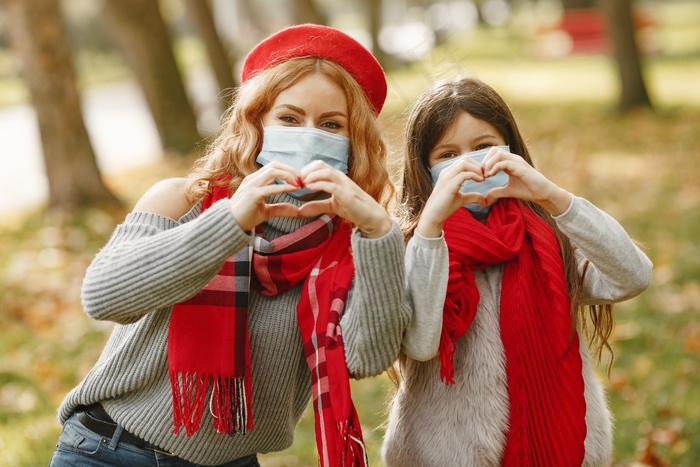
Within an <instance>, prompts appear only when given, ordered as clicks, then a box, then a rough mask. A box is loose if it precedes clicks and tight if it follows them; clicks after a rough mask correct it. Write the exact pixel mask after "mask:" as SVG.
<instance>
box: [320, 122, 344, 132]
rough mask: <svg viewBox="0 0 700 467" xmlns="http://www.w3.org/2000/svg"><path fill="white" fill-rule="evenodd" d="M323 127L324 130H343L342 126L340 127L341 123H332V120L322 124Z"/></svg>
mask: <svg viewBox="0 0 700 467" xmlns="http://www.w3.org/2000/svg"><path fill="white" fill-rule="evenodd" d="M321 126H322V127H323V128H328V129H330V130H340V129H341V128H342V126H341V125H340V123H338V122H334V121H332V120H329V121H327V122H323V123H321Z"/></svg>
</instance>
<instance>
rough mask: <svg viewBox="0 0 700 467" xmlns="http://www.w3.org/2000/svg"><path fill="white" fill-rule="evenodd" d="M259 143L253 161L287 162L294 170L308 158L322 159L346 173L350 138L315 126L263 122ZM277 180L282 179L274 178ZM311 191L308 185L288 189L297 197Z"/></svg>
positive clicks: (262, 162) (261, 162)
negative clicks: (260, 142)
mask: <svg viewBox="0 0 700 467" xmlns="http://www.w3.org/2000/svg"><path fill="white" fill-rule="evenodd" d="M263 131H264V133H263V145H262V149H261V150H260V154H258V158H257V159H256V161H257V162H258V163H259V164H262V165H265V164H269V163H270V162H273V161H277V162H281V163H282V164H287V165H289V166H291V167H292V168H293V169H294V170H295V171H296V172H297V173H299V172H301V169H302V168H303V167H304V166H305V165H307V164H308V163H310V162H313V161H317V160H320V161H323V162H325V163H327V164H328V165H330V166H331V167H333V168H336V169H338V170H340V171H341V172H343V173H348V153H349V149H350V138H348V137H346V136H342V135H336V134H334V133H329V132H327V131H324V130H319V129H317V128H300V127H288V126H266V127H265V128H264V130H263ZM276 182H277V183H286V182H284V181H282V180H276ZM309 193H314V191H313V190H310V189H308V188H299V189H298V190H296V191H294V192H292V193H290V195H292V196H293V197H295V198H300V197H302V196H304V195H308V194H309Z"/></svg>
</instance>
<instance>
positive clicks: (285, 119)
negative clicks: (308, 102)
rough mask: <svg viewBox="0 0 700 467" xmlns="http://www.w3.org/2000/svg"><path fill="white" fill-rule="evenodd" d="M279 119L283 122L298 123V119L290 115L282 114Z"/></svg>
mask: <svg viewBox="0 0 700 467" xmlns="http://www.w3.org/2000/svg"><path fill="white" fill-rule="evenodd" d="M280 120H281V121H283V122H284V123H299V121H298V120H297V119H296V118H294V117H293V116H291V115H282V116H281V117H280Z"/></svg>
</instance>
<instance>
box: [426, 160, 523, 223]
mask: <svg viewBox="0 0 700 467" xmlns="http://www.w3.org/2000/svg"><path fill="white" fill-rule="evenodd" d="M496 147H497V148H499V149H503V150H504V151H509V150H510V148H509V147H508V146H496ZM490 150H491V148H486V149H481V150H480V151H474V152H468V153H466V154H462V155H460V156H457V157H453V158H452V159H448V160H446V161H444V162H440V163H439V164H435V165H434V166H432V167H431V168H430V175H432V177H433V186H435V184H436V183H437V179H438V176H439V175H440V172H442V171H443V170H445V169H446V168H447V167H449V166H451V165H452V164H454V163H455V162H457V161H458V160H459V159H461V158H463V157H470V158H472V159H474V160H475V161H476V162H478V163H479V164H481V162H482V161H483V160H484V157H486V154H488V153H489V151H490ZM507 184H508V174H506V173H505V172H504V171H502V170H499V171H498V172H496V175H493V176H491V177H489V178H487V179H486V180H484V181H483V182H475V181H474V180H467V181H466V182H464V183H463V184H462V188H460V190H459V191H461V192H462V193H481V194H482V195H484V196H486V193H488V192H489V191H490V190H491V189H493V188H498V187H501V186H506V185H507ZM464 207H465V208H466V209H467V210H468V211H469V212H471V213H472V214H473V215H474V217H476V218H477V219H483V218H485V217H486V216H487V215H488V213H489V211H490V210H491V206H482V205H480V204H476V203H474V204H466V205H465V206H464Z"/></svg>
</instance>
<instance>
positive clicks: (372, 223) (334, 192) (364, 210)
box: [299, 161, 391, 238]
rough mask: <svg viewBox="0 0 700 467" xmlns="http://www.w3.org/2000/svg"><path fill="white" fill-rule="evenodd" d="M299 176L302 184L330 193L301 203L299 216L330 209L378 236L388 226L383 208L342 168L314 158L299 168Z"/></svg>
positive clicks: (366, 234) (325, 212)
mask: <svg viewBox="0 0 700 467" xmlns="http://www.w3.org/2000/svg"><path fill="white" fill-rule="evenodd" d="M300 177H301V180H302V181H303V182H304V185H305V186H306V187H308V188H310V189H312V190H314V191H324V192H326V193H328V194H329V195H331V196H330V197H329V198H326V199H321V200H314V201H309V202H306V203H304V204H303V205H302V206H301V208H299V211H300V213H301V215H302V216H306V217H313V216H318V215H321V214H327V213H334V214H337V215H339V216H340V217H342V218H344V219H347V220H348V221H350V222H352V223H353V224H355V225H356V226H357V227H358V228H359V229H360V231H361V232H362V236H364V237H368V238H379V237H382V236H384V235H386V234H387V233H388V232H389V231H390V230H391V218H390V217H389V214H388V213H387V212H386V210H385V209H384V208H383V207H382V206H381V205H380V204H379V203H378V202H377V201H375V200H374V198H372V197H371V196H370V195H368V194H367V193H366V192H365V191H364V190H362V189H361V188H360V187H359V186H357V184H356V183H355V182H354V181H352V180H351V179H350V177H348V176H347V175H345V174H344V173H343V172H341V171H339V170H337V169H334V168H333V167H331V166H329V165H328V164H326V163H325V162H322V161H314V162H311V163H310V164H308V165H306V166H305V167H304V168H303V169H302V170H301V173H300Z"/></svg>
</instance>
